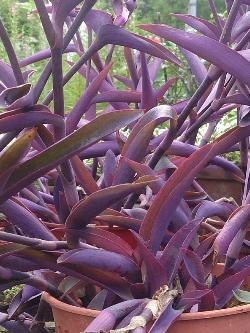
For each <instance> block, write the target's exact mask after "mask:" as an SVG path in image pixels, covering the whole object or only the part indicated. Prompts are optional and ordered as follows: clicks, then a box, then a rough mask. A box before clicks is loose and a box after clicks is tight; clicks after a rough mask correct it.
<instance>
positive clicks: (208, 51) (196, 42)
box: [140, 24, 250, 85]
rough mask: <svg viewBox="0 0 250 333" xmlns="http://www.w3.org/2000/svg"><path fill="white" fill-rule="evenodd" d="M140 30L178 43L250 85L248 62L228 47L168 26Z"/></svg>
mask: <svg viewBox="0 0 250 333" xmlns="http://www.w3.org/2000/svg"><path fill="white" fill-rule="evenodd" d="M140 28H142V29H144V30H146V31H149V32H151V33H155V34H156V35H158V36H160V37H162V38H165V39H167V40H169V41H171V42H173V43H176V44H177V45H178V46H181V47H183V48H185V49H187V50H188V51H190V52H193V53H194V54H196V55H198V56H200V57H202V58H203V59H206V60H207V61H209V62H211V63H212V64H214V65H216V66H218V68H220V70H224V71H225V72H226V73H230V74H232V75H233V76H234V77H236V78H237V79H239V80H240V81H242V82H244V83H246V84H248V85H249V84H250V79H249V78H250V70H249V66H248V61H246V59H244V58H243V57H242V56H240V55H239V54H238V53H237V52H236V51H234V50H231V49H230V48H229V47H227V46H226V45H224V44H222V43H219V42H217V41H216V40H214V39H211V38H209V37H204V36H199V35H195V34H192V33H189V32H184V31H182V30H179V29H175V28H172V27H169V26H167V25H160V24H141V25H140ZM221 55H223V57H221Z"/></svg>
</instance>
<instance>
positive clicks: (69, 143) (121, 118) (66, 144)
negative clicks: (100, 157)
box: [0, 110, 141, 201]
mask: <svg viewBox="0 0 250 333" xmlns="http://www.w3.org/2000/svg"><path fill="white" fill-rule="evenodd" d="M140 116H141V112H140V111H139V112H137V111H131V110H129V111H117V112H115V111H114V112H110V113H108V114H104V115H102V116H99V117H97V118H96V119H95V120H93V121H91V122H90V123H89V124H87V125H85V126H83V127H82V128H80V129H79V130H77V131H75V132H74V133H72V134H71V135H68V136H67V137H66V138H64V139H62V140H61V141H59V142H57V143H55V144H54V145H52V146H51V147H49V148H47V149H46V150H45V151H43V152H41V153H40V154H38V155H36V156H35V157H33V158H31V159H30V160H28V161H26V162H24V163H22V164H20V166H18V168H17V169H16V171H15V172H14V173H13V175H12V177H11V179H10V181H9V183H8V187H9V188H8V191H6V192H7V193H8V194H7V193H5V194H3V195H2V196H0V201H2V200H5V199H6V196H9V195H11V194H12V193H15V192H18V191H19V190H20V189H21V188H23V184H24V183H25V184H27V183H31V182H32V181H34V180H35V179H37V178H38V177H40V176H42V175H44V174H45V173H46V172H48V171H49V170H51V169H53V168H54V167H55V166H57V165H58V164H60V163H61V162H62V161H63V160H66V159H68V158H70V157H72V156H74V155H75V154H77V153H78V152H79V151H81V150H83V149H84V148H86V147H88V146H90V145H91V144H93V143H95V142H97V141H99V140H100V139H101V138H102V137H104V136H106V135H108V134H110V133H113V132H115V131H116V130H118V129H119V128H122V127H124V126H126V125H128V124H129V123H130V122H132V121H135V120H136V119H138V118H139V117H140ZM37 166H39V169H38V170H37Z"/></svg>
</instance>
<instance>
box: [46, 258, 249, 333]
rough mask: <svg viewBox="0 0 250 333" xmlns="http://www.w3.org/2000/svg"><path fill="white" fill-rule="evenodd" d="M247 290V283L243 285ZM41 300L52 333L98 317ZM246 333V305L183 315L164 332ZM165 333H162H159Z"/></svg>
mask: <svg viewBox="0 0 250 333" xmlns="http://www.w3.org/2000/svg"><path fill="white" fill-rule="evenodd" d="M222 269H223V265H222V264H219V265H218V266H217V267H216V269H215V271H214V274H215V275H216V276H218V275H220V274H221V272H222ZM246 282H247V285H248V286H250V278H249V281H246ZM43 299H44V300H45V301H46V302H47V303H49V304H50V306H51V307H52V311H53V315H54V320H55V323H56V333H80V332H84V329H85V328H86V327H87V326H88V325H89V323H90V322H91V321H92V320H93V319H94V318H95V317H96V316H97V315H98V314H99V311H95V310H89V309H85V308H78V307H75V306H72V305H68V304H65V303H63V302H60V301H58V300H56V299H55V298H53V297H52V296H50V295H49V294H47V293H44V294H43ZM216 332H219V333H250V305H243V306H237V307H234V308H229V309H223V310H215V311H206V312H198V313H184V314H183V315H181V316H180V318H179V319H178V320H177V321H176V322H175V323H174V324H173V326H172V327H171V328H170V329H169V330H168V333H216ZM159 333H165V332H159Z"/></svg>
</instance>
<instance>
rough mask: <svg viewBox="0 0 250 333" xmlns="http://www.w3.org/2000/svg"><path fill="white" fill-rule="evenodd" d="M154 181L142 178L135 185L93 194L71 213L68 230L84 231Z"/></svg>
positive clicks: (111, 188) (126, 185)
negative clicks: (109, 209)
mask: <svg viewBox="0 0 250 333" xmlns="http://www.w3.org/2000/svg"><path fill="white" fill-rule="evenodd" d="M154 179H155V178H154V177H153V178H152V177H142V178H140V179H139V180H138V181H137V182H136V183H133V184H123V185H117V186H111V187H109V188H107V189H103V190H99V191H97V192H95V193H92V194H91V195H90V196H88V197H87V198H86V199H84V200H82V201H80V202H79V203H78V205H76V206H75V208H74V209H73V210H72V211H71V213H70V215H69V217H68V219H67V221H66V227H67V229H69V230H70V229H82V228H83V227H84V226H86V225H87V224H89V223H90V222H91V220H92V219H93V218H94V217H96V216H97V215H99V214H100V213H101V212H102V211H103V210H105V209H106V208H108V207H110V206H111V205H112V204H114V203H116V202H117V201H119V200H121V199H122V198H124V197H126V196H128V195H129V194H130V193H138V192H139V193H140V192H141V191H143V190H144V188H145V187H146V186H147V185H148V186H150V184H151V183H153V182H154ZM67 234H68V233H67ZM73 238H75V237H73ZM67 239H68V241H69V242H70V243H71V237H70V235H69V234H68V236H67ZM72 241H73V239H72ZM75 241H76V239H75V240H74V241H73V243H75Z"/></svg>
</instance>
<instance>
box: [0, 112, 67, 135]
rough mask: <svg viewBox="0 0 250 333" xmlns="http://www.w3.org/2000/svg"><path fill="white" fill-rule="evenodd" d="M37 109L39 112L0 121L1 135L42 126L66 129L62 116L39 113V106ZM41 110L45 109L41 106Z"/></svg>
mask: <svg viewBox="0 0 250 333" xmlns="http://www.w3.org/2000/svg"><path fill="white" fill-rule="evenodd" d="M36 109H37V111H30V112H27V113H22V114H16V115H12V116H9V117H5V118H3V119H0V133H7V132H12V131H16V130H22V129H24V128H28V127H35V126H38V125H42V124H53V125H54V126H55V127H56V128H64V120H63V118H62V117H61V116H59V115H56V114H53V113H51V112H49V111H38V110H39V106H38V107H36ZM41 109H42V110H43V109H44V108H43V107H42V106H41ZM45 110H46V108H45Z"/></svg>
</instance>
